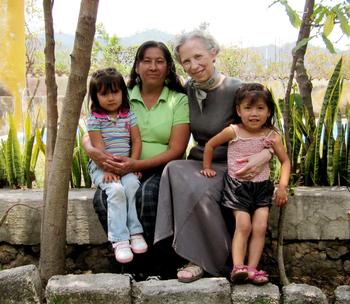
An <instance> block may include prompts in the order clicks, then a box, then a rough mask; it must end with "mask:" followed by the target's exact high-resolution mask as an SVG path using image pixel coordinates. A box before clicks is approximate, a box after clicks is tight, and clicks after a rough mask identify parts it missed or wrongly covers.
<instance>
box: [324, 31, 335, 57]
mask: <svg viewBox="0 0 350 304" xmlns="http://www.w3.org/2000/svg"><path fill="white" fill-rule="evenodd" d="M322 39H323V42H324V44H325V45H326V47H327V49H328V51H329V52H330V53H332V54H335V53H336V51H335V49H334V47H333V43H332V42H331V41H330V40H329V39H328V38H327V37H326V36H324V35H322Z"/></svg>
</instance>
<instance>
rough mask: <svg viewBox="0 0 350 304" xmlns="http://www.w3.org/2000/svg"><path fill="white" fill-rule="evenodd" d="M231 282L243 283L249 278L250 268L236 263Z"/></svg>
mask: <svg viewBox="0 0 350 304" xmlns="http://www.w3.org/2000/svg"><path fill="white" fill-rule="evenodd" d="M230 279H231V282H232V283H234V284H242V283H244V282H245V281H246V280H247V279H248V268H247V266H245V265H235V266H234V267H233V269H232V272H231V276H230Z"/></svg>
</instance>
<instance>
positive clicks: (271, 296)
mask: <svg viewBox="0 0 350 304" xmlns="http://www.w3.org/2000/svg"><path fill="white" fill-rule="evenodd" d="M231 299H232V303H235V304H255V303H268V304H278V303H279V302H280V292H279V290H278V287H277V286H276V285H273V284H271V283H268V284H266V285H263V286H255V285H252V284H244V285H234V286H233V287H232V294H231Z"/></svg>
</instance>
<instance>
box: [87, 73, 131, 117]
mask: <svg viewBox="0 0 350 304" xmlns="http://www.w3.org/2000/svg"><path fill="white" fill-rule="evenodd" d="M118 90H121V91H122V104H121V106H120V110H119V111H120V112H128V111H129V109H130V105H129V94H128V89H127V87H126V84H125V81H124V78H123V76H122V75H121V74H120V73H119V72H118V71H117V70H116V69H115V68H106V69H101V70H97V71H96V72H94V73H93V74H92V75H91V79H90V84H89V96H90V100H91V112H97V113H100V114H101V113H104V109H103V108H102V107H101V105H100V103H99V101H98V98H97V93H100V94H105V93H108V92H116V91H118Z"/></svg>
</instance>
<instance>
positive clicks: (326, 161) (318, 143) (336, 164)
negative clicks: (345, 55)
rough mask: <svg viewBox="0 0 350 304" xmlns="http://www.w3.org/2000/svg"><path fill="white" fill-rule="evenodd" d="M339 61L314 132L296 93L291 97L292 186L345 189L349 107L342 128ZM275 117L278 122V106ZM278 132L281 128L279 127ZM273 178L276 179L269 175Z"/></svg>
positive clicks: (349, 176)
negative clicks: (342, 186) (320, 186)
mask: <svg viewBox="0 0 350 304" xmlns="http://www.w3.org/2000/svg"><path fill="white" fill-rule="evenodd" d="M341 67H342V59H340V60H339V62H338V63H337V65H336V67H335V69H334V71H333V74H332V77H331V79H330V80H329V82H328V86H327V90H326V93H325V96H324V99H323V103H322V109H321V113H320V116H319V118H318V121H317V125H316V128H315V129H314V130H312V129H311V128H310V125H309V124H308V121H309V118H308V111H306V108H305V105H304V104H303V101H302V99H301V97H300V95H299V94H298V93H296V92H295V88H294V93H292V94H291V97H290V104H289V112H290V126H289V130H288V132H289V137H290V141H291V155H292V157H291V162H292V172H291V173H292V174H291V184H292V185H306V186H313V185H322V186H333V185H346V184H348V182H349V181H350V163H349V162H350V153H349V151H350V145H349V144H350V135H349V132H345V130H348V129H349V124H350V107H349V106H347V110H346V116H345V117H346V123H345V126H343V123H342V116H341V113H340V109H339V101H340V97H341V93H342V87H343V78H342V74H341ZM276 106H277V111H276V117H277V120H278V121H279V120H280V117H281V116H280V115H281V114H280V112H281V110H280V105H279V104H277V105H276ZM279 128H280V129H281V126H279ZM273 176H275V177H276V176H278V174H276V173H275V172H273Z"/></svg>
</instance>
